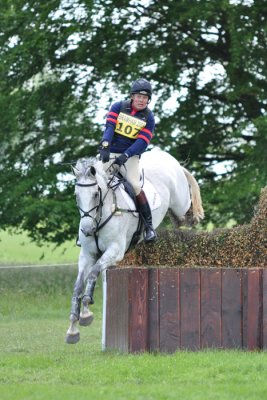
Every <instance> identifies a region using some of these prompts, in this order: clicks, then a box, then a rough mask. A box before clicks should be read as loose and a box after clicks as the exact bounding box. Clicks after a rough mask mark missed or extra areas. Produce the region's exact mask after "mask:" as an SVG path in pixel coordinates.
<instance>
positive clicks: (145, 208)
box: [125, 156, 157, 242]
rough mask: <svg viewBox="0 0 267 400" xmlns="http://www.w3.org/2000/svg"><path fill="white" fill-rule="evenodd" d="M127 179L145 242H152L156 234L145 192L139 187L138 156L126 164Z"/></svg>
mask: <svg viewBox="0 0 267 400" xmlns="http://www.w3.org/2000/svg"><path fill="white" fill-rule="evenodd" d="M125 166H126V170H127V179H128V181H129V182H130V183H131V184H132V186H133V189H134V191H135V195H136V203H137V208H138V211H139V212H140V214H141V217H142V219H143V221H144V225H145V238H144V239H145V242H152V241H153V240H155V239H156V238H157V234H156V232H155V230H154V228H153V225H152V214H151V209H150V206H149V203H148V201H147V198H146V195H145V192H144V191H143V190H142V189H141V185H140V170H139V156H134V157H131V158H129V160H128V161H127V163H126V165H125Z"/></svg>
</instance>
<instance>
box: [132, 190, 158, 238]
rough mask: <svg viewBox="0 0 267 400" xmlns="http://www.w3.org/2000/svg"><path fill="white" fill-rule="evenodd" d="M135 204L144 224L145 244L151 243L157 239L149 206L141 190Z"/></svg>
mask: <svg viewBox="0 0 267 400" xmlns="http://www.w3.org/2000/svg"><path fill="white" fill-rule="evenodd" d="M136 202H137V208H138V211H139V212H140V214H141V216H142V218H143V221H144V224H145V242H153V241H154V240H156V239H157V234H156V231H155V230H154V228H153V225H152V215H151V210H150V206H149V204H148V201H147V198H146V195H145V192H144V191H143V190H141V192H140V193H139V195H138V196H136Z"/></svg>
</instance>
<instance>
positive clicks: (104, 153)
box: [99, 147, 110, 163]
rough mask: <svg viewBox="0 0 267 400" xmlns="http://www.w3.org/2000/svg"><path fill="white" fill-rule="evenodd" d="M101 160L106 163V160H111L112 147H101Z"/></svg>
mask: <svg viewBox="0 0 267 400" xmlns="http://www.w3.org/2000/svg"><path fill="white" fill-rule="evenodd" d="M99 153H100V160H101V161H102V162H103V163H106V162H108V161H109V155H110V149H109V147H108V148H107V147H106V148H103V147H102V149H100V152H99Z"/></svg>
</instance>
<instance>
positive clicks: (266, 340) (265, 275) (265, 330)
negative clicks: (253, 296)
mask: <svg viewBox="0 0 267 400" xmlns="http://www.w3.org/2000/svg"><path fill="white" fill-rule="evenodd" d="M262 314H263V315H262V320H263V321H262V348H263V349H265V350H266V349H267V269H263V270H262Z"/></svg>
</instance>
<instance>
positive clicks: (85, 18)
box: [0, 0, 267, 242]
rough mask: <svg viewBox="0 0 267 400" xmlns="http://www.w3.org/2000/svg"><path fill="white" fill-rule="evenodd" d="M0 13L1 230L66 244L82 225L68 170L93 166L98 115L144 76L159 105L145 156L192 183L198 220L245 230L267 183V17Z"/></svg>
mask: <svg viewBox="0 0 267 400" xmlns="http://www.w3.org/2000/svg"><path fill="white" fill-rule="evenodd" d="M0 6H1V12H2V14H1V34H0V46H1V47H0V55H1V64H0V65H1V66H0V74H1V80H0V93H1V94H0V103H1V107H0V110H1V111H0V127H1V128H0V135H1V136H0V141H1V159H0V168H1V169H2V171H1V177H0V186H1V188H2V196H1V200H0V203H1V204H0V205H1V210H2V214H1V216H0V225H1V226H2V227H7V226H16V227H19V226H21V227H22V228H23V229H29V230H30V231H31V235H32V236H33V237H35V238H39V239H42V238H46V239H49V240H53V241H56V242H61V241H64V240H65V239H67V238H70V237H73V235H74V234H75V232H76V229H77V222H78V220H77V214H76V211H75V204H74V201H73V198H72V192H73V185H72V183H71V182H64V181H63V182H60V181H61V180H62V178H63V175H62V173H65V172H67V171H68V170H69V167H68V166H66V165H64V163H68V162H71V161H74V160H76V159H77V158H78V157H81V156H84V155H94V154H95V153H96V151H97V144H98V142H99V139H100V136H101V130H102V126H101V124H99V123H96V119H95V116H96V115H97V113H98V110H99V109H101V107H102V108H105V107H108V105H109V102H110V101H111V96H112V97H113V99H114V100H115V99H116V97H117V98H118V99H119V98H120V97H119V96H120V93H124V94H126V95H128V91H129V85H130V84H131V82H132V80H134V79H136V78H138V77H140V76H145V77H146V78H147V79H150V80H151V81H152V83H153V86H154V88H155V90H154V91H155V96H156V98H157V101H156V103H155V105H154V112H155V114H156V115H157V116H158V124H157V130H156V137H155V139H154V141H153V143H154V144H157V145H159V146H160V147H162V148H165V149H167V150H168V151H169V152H170V153H171V154H172V155H174V156H175V157H176V158H177V159H178V160H179V161H180V162H183V163H185V164H186V165H187V166H188V168H189V169H190V170H192V171H194V172H195V175H196V177H197V179H198V180H199V182H200V183H201V184H202V194H203V196H204V200H205V208H206V215H207V218H206V220H207V221H213V222H215V223H216V224H219V223H220V224H222V223H225V222H226V221H228V220H229V218H231V217H233V218H234V219H235V220H236V221H237V222H244V221H248V220H249V219H250V218H251V216H252V213H253V207H254V205H255V203H256V202H257V200H258V196H259V192H260V188H261V187H263V186H265V185H266V175H267V169H266V161H267V160H266V157H267V156H266V154H267V153H266V148H267V134H266V128H267V118H266V107H267V102H266V86H267V83H266V82H267V80H266V77H267V71H266V62H265V49H266V19H267V4H264V3H262V1H259V0H254V1H252V0H251V1H249V0H247V1H238V0H236V1H227V0H221V1H210V2H207V1H204V0H203V1H202V0H198V1H197V0H195V1H192V2H187V1H182V0H181V1H178V2H177V1H175V0H169V1H166V2H164V1H163V2H159V1H155V0H151V1H147V2H141V1H139V0H136V1H135V0H132V1H130V2H129V1H124V0H121V1H118V0H109V1H103V0H95V1H82V0H76V1H70V0H62V1H58V0H51V1H48V2H45V3H43V2H41V1H26V0H16V1H15V0H13V1H12V0H10V1H0ZM103 95H105V96H103ZM170 99H171V102H170ZM102 114H103V117H104V111H103V112H102ZM102 122H103V121H101V123H102ZM59 162H60V163H61V165H58V163H59ZM62 164H63V165H62ZM221 164H223V165H224V168H219V166H220V165H221ZM62 221H64V223H63V222H62Z"/></svg>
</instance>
